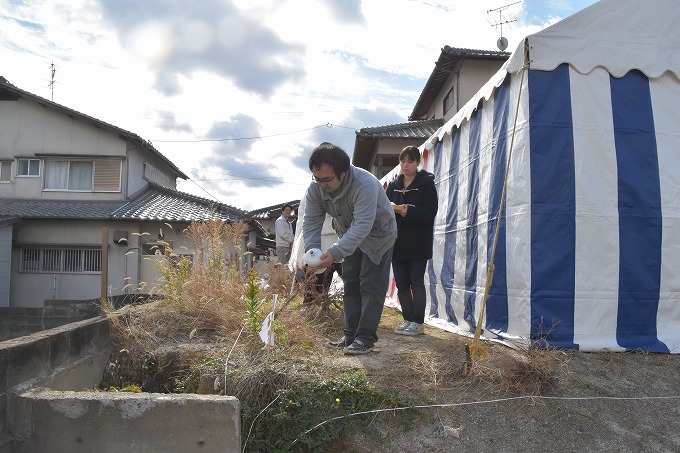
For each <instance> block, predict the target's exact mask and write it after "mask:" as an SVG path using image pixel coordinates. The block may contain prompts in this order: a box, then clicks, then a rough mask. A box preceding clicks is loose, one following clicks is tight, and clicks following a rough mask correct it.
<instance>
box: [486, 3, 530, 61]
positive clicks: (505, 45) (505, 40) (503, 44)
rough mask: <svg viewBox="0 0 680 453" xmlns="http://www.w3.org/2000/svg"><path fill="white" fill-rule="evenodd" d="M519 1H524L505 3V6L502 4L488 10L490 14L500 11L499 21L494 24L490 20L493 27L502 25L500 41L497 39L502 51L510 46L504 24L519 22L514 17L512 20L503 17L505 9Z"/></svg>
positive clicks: (497, 44)
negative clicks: (504, 31)
mask: <svg viewBox="0 0 680 453" xmlns="http://www.w3.org/2000/svg"><path fill="white" fill-rule="evenodd" d="M518 3H522V1H521V0H520V1H519V2H515V3H509V4H507V5H505V6H500V7H498V8H494V9H489V10H487V11H486V13H487V14H489V13H495V12H496V11H498V22H496V23H495V24H492V23H491V22H489V24H491V26H492V27H493V28H495V29H497V28H496V27H498V26H500V27H501V37H500V38H498V41H496V46H498V48H499V49H500V50H501V51H504V50H505V49H507V48H508V38H506V37H505V36H503V24H509V23H511V22H517V19H512V20H507V19H505V18H504V17H503V11H504V10H506V9H508V8H509V7H511V6H512V5H516V4H518ZM487 22H488V20H487Z"/></svg>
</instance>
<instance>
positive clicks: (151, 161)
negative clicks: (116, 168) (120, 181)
mask: <svg viewBox="0 0 680 453" xmlns="http://www.w3.org/2000/svg"><path fill="white" fill-rule="evenodd" d="M127 156H128V160H127V162H126V163H125V166H126V168H127V174H128V179H127V195H128V196H131V195H133V194H135V193H136V192H138V191H140V190H141V189H144V188H145V187H146V184H147V182H146V179H144V167H145V165H151V166H153V167H154V168H155V170H156V171H158V172H160V173H161V174H162V175H164V176H165V178H163V179H166V180H167V181H165V182H161V181H154V182H156V183H157V184H160V185H162V186H165V187H168V188H169V189H176V188H177V187H176V180H177V178H176V176H175V174H174V173H171V172H170V171H169V169H168V168H167V164H165V163H163V162H161V160H160V159H158V158H156V157H155V156H153V155H152V154H151V153H149V152H147V151H144V150H143V149H141V148H139V147H136V146H131V147H130V148H129V149H128V154H127Z"/></svg>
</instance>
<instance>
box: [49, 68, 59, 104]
mask: <svg viewBox="0 0 680 453" xmlns="http://www.w3.org/2000/svg"><path fill="white" fill-rule="evenodd" d="M50 71H51V72H52V77H51V79H50V83H49V87H50V89H51V90H52V102H54V74H55V73H56V72H57V67H56V66H55V65H54V61H53V62H52V64H51V65H50Z"/></svg>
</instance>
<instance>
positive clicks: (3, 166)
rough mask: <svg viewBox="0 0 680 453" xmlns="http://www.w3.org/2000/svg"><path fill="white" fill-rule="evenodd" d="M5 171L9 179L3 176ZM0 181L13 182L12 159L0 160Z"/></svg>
mask: <svg viewBox="0 0 680 453" xmlns="http://www.w3.org/2000/svg"><path fill="white" fill-rule="evenodd" d="M3 173H4V174H5V175H7V179H5V178H3V177H2V175H3ZM0 182H12V161H11V160H0Z"/></svg>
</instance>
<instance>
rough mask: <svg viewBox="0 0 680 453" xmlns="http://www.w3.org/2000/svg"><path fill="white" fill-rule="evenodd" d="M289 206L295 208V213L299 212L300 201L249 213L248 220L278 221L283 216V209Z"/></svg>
mask: <svg viewBox="0 0 680 453" xmlns="http://www.w3.org/2000/svg"><path fill="white" fill-rule="evenodd" d="M287 204H289V205H291V206H292V207H293V211H297V210H298V207H299V206H300V200H293V201H287V202H285V203H279V204H275V205H272V206H267V207H266V208H260V209H255V210H253V211H250V212H248V214H247V215H248V218H250V219H254V220H266V219H278V218H279V216H281V208H283V207H284V206H285V205H287Z"/></svg>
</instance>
